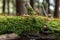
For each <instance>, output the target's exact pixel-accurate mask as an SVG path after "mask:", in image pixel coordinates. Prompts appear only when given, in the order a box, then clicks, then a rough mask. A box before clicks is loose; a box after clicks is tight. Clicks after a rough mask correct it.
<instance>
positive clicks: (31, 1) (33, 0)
mask: <svg viewBox="0 0 60 40" xmlns="http://www.w3.org/2000/svg"><path fill="white" fill-rule="evenodd" d="M34 2H35V0H30V5H31V6H32V8H34Z"/></svg>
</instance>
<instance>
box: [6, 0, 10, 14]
mask: <svg viewBox="0 0 60 40" xmlns="http://www.w3.org/2000/svg"><path fill="white" fill-rule="evenodd" d="M9 3H10V0H7V7H8V14H10V9H9V8H10V7H9Z"/></svg>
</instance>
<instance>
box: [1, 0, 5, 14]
mask: <svg viewBox="0 0 60 40" xmlns="http://www.w3.org/2000/svg"><path fill="white" fill-rule="evenodd" d="M2 12H3V13H5V0H3V10H2Z"/></svg>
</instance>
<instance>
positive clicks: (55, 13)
mask: <svg viewBox="0 0 60 40" xmlns="http://www.w3.org/2000/svg"><path fill="white" fill-rule="evenodd" d="M59 3H60V2H59V0H55V12H54V18H59Z"/></svg>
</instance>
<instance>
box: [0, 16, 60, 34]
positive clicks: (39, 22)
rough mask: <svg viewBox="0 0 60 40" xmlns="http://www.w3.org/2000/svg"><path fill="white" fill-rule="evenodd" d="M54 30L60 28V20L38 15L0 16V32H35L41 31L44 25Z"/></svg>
mask: <svg viewBox="0 0 60 40" xmlns="http://www.w3.org/2000/svg"><path fill="white" fill-rule="evenodd" d="M46 24H47V25H48V27H49V28H50V29H51V30H52V31H54V32H56V31H58V30H60V22H59V21H56V20H51V21H47V20H45V18H42V17H40V16H36V17H35V16H30V17H19V16H7V17H5V16H0V34H6V33H16V34H22V33H37V32H38V31H42V30H43V28H44V25H46ZM57 29H58V30H57Z"/></svg>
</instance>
